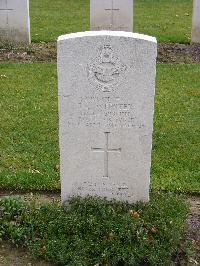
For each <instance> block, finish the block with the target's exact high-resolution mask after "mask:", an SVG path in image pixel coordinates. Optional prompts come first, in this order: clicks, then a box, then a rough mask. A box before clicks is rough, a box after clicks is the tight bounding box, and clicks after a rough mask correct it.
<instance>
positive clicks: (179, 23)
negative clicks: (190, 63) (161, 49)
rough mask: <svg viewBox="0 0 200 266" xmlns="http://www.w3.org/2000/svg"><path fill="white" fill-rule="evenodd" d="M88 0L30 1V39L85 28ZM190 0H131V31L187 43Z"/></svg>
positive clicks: (50, 37)
mask: <svg viewBox="0 0 200 266" xmlns="http://www.w3.org/2000/svg"><path fill="white" fill-rule="evenodd" d="M89 13H90V11H89V0H56V1H55V0H42V1H41V0H30V15H31V35H32V41H45V42H47V41H55V40H56V39H57V37H58V36H59V35H62V34H66V33H71V32H78V31H86V30H89V24H90V22H89ZM191 24H192V0H134V32H139V33H144V34H148V35H152V36H155V37H157V39H158V41H159V42H179V43H188V42H190V36H191Z"/></svg>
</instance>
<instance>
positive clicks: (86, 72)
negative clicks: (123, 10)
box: [58, 31, 157, 202]
mask: <svg viewBox="0 0 200 266" xmlns="http://www.w3.org/2000/svg"><path fill="white" fill-rule="evenodd" d="M156 54H157V44H156V39H155V38H153V37H150V36H145V35H140V34H133V33H130V32H127V33H126V32H120V31H118V32H114V31H113V32H112V31H96V32H92V31H91V32H83V33H74V34H68V35H64V36H60V37H59V39H58V81H59V84H58V85H59V86H58V88H59V92H58V95H59V120H60V133H59V135H60V160H61V190H62V193H61V194H62V202H64V201H65V200H66V199H68V198H69V197H71V196H73V195H80V196H83V197H84V196H86V195H88V194H89V195H97V196H101V197H107V198H108V199H111V198H115V199H118V200H128V201H129V202H136V201H140V200H141V201H148V199H149V183H150V166H151V145H152V131H153V113H154V93H155V73H156V70H155V69H156Z"/></svg>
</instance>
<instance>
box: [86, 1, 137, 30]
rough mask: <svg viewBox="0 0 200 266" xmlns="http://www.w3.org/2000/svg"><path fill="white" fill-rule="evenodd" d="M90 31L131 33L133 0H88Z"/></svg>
mask: <svg viewBox="0 0 200 266" xmlns="http://www.w3.org/2000/svg"><path fill="white" fill-rule="evenodd" d="M90 29H91V30H115V31H118V30H119V31H133V0H90Z"/></svg>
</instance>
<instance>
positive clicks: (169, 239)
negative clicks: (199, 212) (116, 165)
mask: <svg viewBox="0 0 200 266" xmlns="http://www.w3.org/2000/svg"><path fill="white" fill-rule="evenodd" d="M64 209H65V211H64V210H62V209H61V208H60V206H59V205H57V204H49V205H41V206H38V205H35V204H33V203H32V204H28V203H26V202H23V201H22V200H20V199H16V198H2V199H0V238H1V239H3V240H4V239H7V240H10V241H12V242H13V243H14V244H16V245H18V246H23V247H25V248H28V249H29V251H30V252H31V253H32V254H33V255H34V256H36V257H39V258H44V259H47V260H50V261H52V262H56V265H81V266H90V265H91V266H94V265H132V266H134V265H135V266H136V265H149V266H151V265H152V266H154V265H163V266H164V265H170V260H171V258H172V256H173V255H175V253H176V252H177V251H178V248H179V246H180V244H181V246H182V249H183V248H184V249H185V245H183V244H182V243H181V242H182V238H183V236H184V231H185V219H186V214H187V207H186V205H185V203H184V202H183V201H181V200H180V199H179V198H178V197H177V196H173V195H170V194H167V195H165V194H164V195H162V194H161V195H159V194H156V195H152V196H151V201H150V202H149V203H147V204H141V203H137V204H136V205H133V204H132V205H130V204H127V203H121V202H115V201H112V202H108V201H106V200H104V199H99V198H86V199H82V200H81V199H79V198H74V199H72V200H71V201H70V202H69V203H68V204H67V205H65V208H64Z"/></svg>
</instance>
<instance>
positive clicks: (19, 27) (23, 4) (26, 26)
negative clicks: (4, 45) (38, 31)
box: [0, 0, 30, 44]
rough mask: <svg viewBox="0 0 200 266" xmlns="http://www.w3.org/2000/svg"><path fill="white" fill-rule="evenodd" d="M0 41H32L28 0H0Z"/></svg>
mask: <svg viewBox="0 0 200 266" xmlns="http://www.w3.org/2000/svg"><path fill="white" fill-rule="evenodd" d="M0 41H1V42H11V43H27V44H28V43H30V21H29V1H28V0H0Z"/></svg>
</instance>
